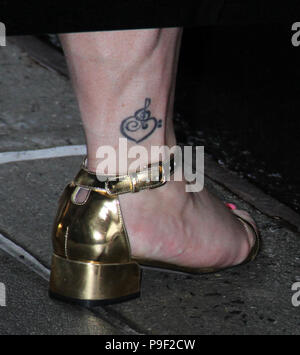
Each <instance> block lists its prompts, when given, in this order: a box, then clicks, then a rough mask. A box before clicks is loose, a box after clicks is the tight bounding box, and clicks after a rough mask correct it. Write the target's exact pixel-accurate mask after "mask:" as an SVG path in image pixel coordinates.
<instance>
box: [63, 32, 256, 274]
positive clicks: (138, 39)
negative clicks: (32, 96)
mask: <svg viewBox="0 0 300 355" xmlns="http://www.w3.org/2000/svg"><path fill="white" fill-rule="evenodd" d="M181 33H182V30H181V29H180V28H164V29H150V30H149V29H148V30H130V31H109V32H89V33H76V34H63V35H60V39H61V42H62V45H63V48H64V51H65V55H66V58H67V62H68V66H69V70H70V74H71V78H72V82H73V86H74V90H75V93H76V97H77V100H78V105H79V109H80V113H81V118H82V122H83V126H84V131H85V135H86V143H87V151H88V168H89V170H91V171H96V169H97V166H98V164H99V163H100V159H99V158H97V156H96V152H97V149H98V148H99V146H103V145H110V146H112V147H114V148H115V149H116V151H118V143H119V138H120V137H122V138H124V137H126V132H125V131H124V129H123V130H122V122H124V120H126V118H128V117H130V116H134V114H135V113H136V111H137V110H139V109H142V108H144V111H145V110H149V111H150V113H151V117H154V118H155V119H156V120H159V121H160V123H161V127H157V128H156V129H155V130H154V131H153V132H152V133H151V134H150V135H149V136H148V137H146V138H145V139H143V140H142V141H141V142H139V143H138V145H139V146H143V147H145V148H146V149H147V151H148V152H150V148H151V145H167V146H170V147H171V146H173V145H175V144H176V139H175V134H174V128H173V122H172V116H173V104H174V91H175V83H176V72H177V62H178V54H179V49H180V40H181ZM147 98H149V99H150V100H151V103H150V104H149V105H148V106H147V101H146V99H147ZM146 106H147V107H146ZM127 133H128V132H127ZM133 136H134V134H133ZM135 144H137V143H136V142H134V141H133V140H130V139H128V147H129V148H130V147H131V146H134V145H135ZM149 156H150V154H149ZM128 164H130V162H128ZM115 173H118V170H117V169H116V171H115ZM120 204H121V209H122V213H123V217H124V222H125V225H126V228H127V231H128V235H129V240H130V245H131V249H132V254H133V255H134V256H136V257H147V258H151V259H157V260H161V261H165V262H170V263H176V264H179V265H184V266H192V267H210V266H214V267H225V266H231V265H235V264H239V263H240V262H242V261H243V260H244V259H245V258H246V256H247V255H248V253H249V251H250V248H251V246H252V245H253V243H254V236H253V234H252V233H248V232H247V231H246V229H245V227H244V225H243V224H242V223H241V222H240V221H239V220H238V219H237V218H236V217H235V216H234V214H233V213H232V212H231V211H230V210H229V209H228V208H227V207H225V205H224V203H223V202H221V201H219V200H218V199H217V198H215V197H214V196H212V195H211V194H210V193H209V192H208V191H207V190H206V189H205V188H204V189H203V190H202V191H201V192H198V193H188V192H185V182H184V181H182V182H180V181H176V182H175V181H170V182H168V183H167V184H165V185H164V186H162V187H160V188H157V189H153V190H144V191H140V192H139V193H135V194H124V195H120ZM237 213H241V214H242V216H243V217H244V218H247V219H248V220H249V221H250V222H251V223H254V222H253V220H252V219H251V217H250V216H249V215H248V214H247V213H246V212H237Z"/></svg>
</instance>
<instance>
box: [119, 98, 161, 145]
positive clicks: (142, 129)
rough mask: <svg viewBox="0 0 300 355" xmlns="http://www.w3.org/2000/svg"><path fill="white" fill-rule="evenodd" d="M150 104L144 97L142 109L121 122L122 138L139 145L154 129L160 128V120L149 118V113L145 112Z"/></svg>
mask: <svg viewBox="0 0 300 355" xmlns="http://www.w3.org/2000/svg"><path fill="white" fill-rule="evenodd" d="M150 104H151V99H150V98H149V97H146V99H145V103H144V107H142V108H140V109H139V110H137V111H136V112H135V114H134V116H129V117H127V118H125V119H124V120H123V121H122V123H121V127H120V130H121V133H122V134H123V136H125V137H126V138H128V139H130V140H131V141H134V142H135V143H140V142H142V141H143V140H145V139H146V138H148V137H149V136H150V135H151V134H152V133H153V132H154V131H155V130H156V128H160V127H161V126H162V120H158V119H157V118H155V117H151V111H150V110H147V108H148V107H149V106H150Z"/></svg>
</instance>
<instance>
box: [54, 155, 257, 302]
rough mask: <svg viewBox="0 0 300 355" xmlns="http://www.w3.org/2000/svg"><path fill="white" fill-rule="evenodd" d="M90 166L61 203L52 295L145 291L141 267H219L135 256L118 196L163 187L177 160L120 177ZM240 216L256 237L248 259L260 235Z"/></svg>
mask: <svg viewBox="0 0 300 355" xmlns="http://www.w3.org/2000/svg"><path fill="white" fill-rule="evenodd" d="M85 166H86V164H85V163H84V164H83V166H82V168H81V170H80V171H79V173H78V174H77V176H76V177H75V179H74V181H73V182H71V183H70V184H69V185H68V186H67V187H66V188H65V190H64V192H63V194H62V196H61V198H60V201H59V208H58V212H57V215H56V218H55V222H54V228H53V235H52V242H53V249H54V252H53V257H52V267H51V276H50V289H49V295H50V296H51V297H53V298H58V299H62V300H66V301H70V302H76V303H79V304H82V305H86V306H93V305H98V304H102V303H113V302H118V301H122V300H125V299H128V298H132V297H136V296H138V295H139V293H140V276H141V271H140V265H148V266H152V267H158V268H164V269H171V270H174V271H179V272H189V273H206V272H213V271H217V270H216V269H212V268H201V269H195V268H189V267H181V266H177V265H170V264H167V263H163V262H157V261H151V260H142V259H136V258H133V257H132V256H131V252H130V245H129V239H128V236H127V232H126V229H125V226H124V223H123V218H122V212H121V209H120V202H119V198H118V195H119V194H123V193H128V192H138V191H140V190H143V189H153V188H156V187H159V186H162V185H163V184H165V183H166V181H167V178H168V176H169V175H170V174H172V173H173V170H174V164H173V161H172V160H171V161H167V162H165V163H164V164H163V163H161V162H159V163H157V164H152V165H151V166H149V167H147V168H146V169H145V170H142V171H140V172H137V173H131V174H129V175H123V176H118V177H112V176H108V175H106V176H102V177H99V176H98V177H97V175H96V174H94V173H91V172H89V171H88V170H87V168H86V167H85ZM149 177H151V178H150V179H149ZM237 218H239V219H240V220H241V221H242V222H243V224H244V225H245V226H247V228H250V229H251V230H252V231H253V232H254V233H255V236H256V242H255V245H254V246H253V247H252V249H251V252H250V254H249V256H248V257H247V260H245V262H246V261H249V260H252V259H254V257H255V256H256V254H257V252H258V249H259V237H258V233H256V231H255V229H254V227H253V226H252V225H251V223H249V222H248V221H247V220H245V219H243V218H241V217H240V216H237Z"/></svg>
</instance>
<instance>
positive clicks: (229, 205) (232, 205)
mask: <svg viewBox="0 0 300 355" xmlns="http://www.w3.org/2000/svg"><path fill="white" fill-rule="evenodd" d="M226 206H227V207H228V208H230V209H231V210H236V205H234V204H233V203H226Z"/></svg>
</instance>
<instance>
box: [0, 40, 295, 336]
mask: <svg viewBox="0 0 300 355" xmlns="http://www.w3.org/2000/svg"><path fill="white" fill-rule="evenodd" d="M83 144H84V135H83V130H82V126H81V122H80V118H79V113H78V108H77V105H76V102H75V98H74V94H73V91H72V88H71V85H70V81H69V79H68V78H66V77H65V76H62V75H61V74H59V73H57V72H56V71H51V70H49V69H47V68H44V67H42V66H40V65H39V64H38V63H37V62H35V61H34V60H33V59H32V58H31V57H30V56H29V55H28V54H27V53H26V52H25V51H24V50H22V49H21V48H20V47H19V46H17V45H15V44H13V43H12V42H10V41H8V45H7V46H6V47H0V184H1V186H2V188H1V189H0V200H1V201H2V203H1V204H0V234H1V237H0V286H1V288H0V296H1V295H2V296H1V297H2V298H1V299H0V334H300V330H299V329H300V327H299V326H300V321H299V312H300V307H296V306H294V305H293V304H292V296H293V294H294V293H295V291H292V289H291V287H292V284H293V283H295V282H299V281H300V269H299V261H300V257H299V250H300V239H299V230H300V229H299V227H300V222H299V216H298V215H296V214H295V213H293V212H292V211H291V210H289V209H288V208H286V207H285V206H282V205H281V204H279V203H278V202H277V201H276V200H274V199H272V198H271V197H269V196H266V195H265V194H263V193H262V192H261V191H259V190H258V189H256V188H255V187H253V186H251V185H249V184H248V183H247V182H245V181H244V180H241V179H239V178H238V177H237V176H236V175H234V174H232V173H231V172H227V171H225V170H224V169H222V168H220V167H219V166H217V165H216V164H215V163H214V162H212V161H210V160H209V159H208V160H207V169H206V173H207V176H206V180H205V182H206V184H207V185H208V186H209V188H210V189H212V190H213V191H214V192H215V193H216V194H217V195H218V196H220V197H221V198H222V199H223V200H226V201H231V202H233V203H236V204H237V205H238V206H239V207H241V208H245V209H247V210H248V211H249V212H250V213H251V214H252V215H253V217H254V218H255V220H256V221H257V223H258V226H259V229H260V231H261V236H262V241H263V245H262V249H261V252H260V254H259V256H258V258H257V259H256V261H254V262H253V263H251V264H247V265H244V266H241V267H239V268H233V269H229V270H226V271H223V272H219V273H216V274H211V275H202V276H186V275H179V274H174V273H163V272H159V271H149V270H144V272H143V283H142V294H141V297H140V298H138V299H135V300H131V301H128V302H125V303H122V304H116V305H110V306H104V307H95V308H92V309H87V308H82V307H79V306H74V305H69V304H65V303H62V302H59V301H53V300H51V299H49V298H48V295H47V292H48V277H49V268H50V259H51V251H52V247H51V227H52V221H53V218H54V214H55V212H56V206H57V200H58V197H59V195H60V193H61V191H62V189H63V188H64V186H65V184H66V183H67V182H69V180H70V179H72V177H73V176H74V175H75V173H76V172H77V170H78V167H79V164H80V163H81V160H82V156H80V155H78V156H69V157H57V158H52V159H41V158H39V159H34V160H29V161H22V160H19V161H18V160H17V159H18V157H20V156H21V155H20V154H19V155H16V156H15V160H16V161H13V162H8V163H7V162H6V163H5V162H4V161H5V160H4V159H5V157H7V155H5V153H6V152H21V151H28V150H39V149H46V148H51V147H59V146H73V145H83ZM10 156H12V155H10ZM1 159H2V160H1ZM20 159H21V158H20ZM220 169H221V170H220ZM275 211H276V212H275ZM4 296H5V297H4ZM299 300H300V297H299Z"/></svg>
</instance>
